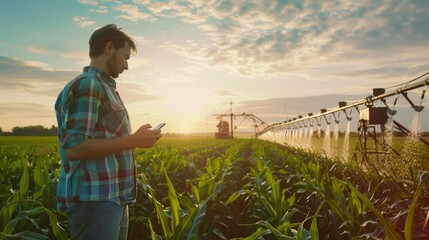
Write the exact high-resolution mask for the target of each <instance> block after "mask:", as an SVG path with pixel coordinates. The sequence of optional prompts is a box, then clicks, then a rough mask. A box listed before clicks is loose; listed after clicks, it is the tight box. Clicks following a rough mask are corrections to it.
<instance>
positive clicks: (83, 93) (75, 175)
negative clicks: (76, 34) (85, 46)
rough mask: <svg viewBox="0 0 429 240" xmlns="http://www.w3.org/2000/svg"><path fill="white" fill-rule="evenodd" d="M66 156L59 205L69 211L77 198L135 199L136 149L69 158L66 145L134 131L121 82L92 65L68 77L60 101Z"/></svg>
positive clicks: (60, 134)
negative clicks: (118, 86) (120, 92)
mask: <svg viewBox="0 0 429 240" xmlns="http://www.w3.org/2000/svg"><path fill="white" fill-rule="evenodd" d="M55 111H56V117H57V122H58V138H59V148H60V156H61V162H62V166H61V170H60V178H59V183H58V188H57V200H58V204H57V207H58V209H60V210H63V211H67V210H68V209H69V208H70V207H72V206H73V205H74V204H75V203H76V202H78V201H112V202H115V203H117V204H121V205H123V204H126V203H132V202H135V187H136V182H135V181H136V180H135V179H136V178H135V165H134V152H133V150H131V149H130V150H126V151H122V152H120V153H116V154H111V155H107V156H105V157H104V158H100V159H90V160H82V161H80V160H76V161H69V160H68V159H67V157H66V154H65V149H67V148H72V147H75V146H77V145H79V144H80V143H82V142H84V141H85V140H86V139H90V138H102V139H109V138H115V137H120V136H125V135H129V134H131V125H130V121H129V116H128V113H127V110H126V109H125V106H124V104H123V102H122V100H121V99H120V97H119V95H118V93H117V91H116V82H115V80H114V79H112V78H111V77H110V76H108V75H107V74H105V73H103V72H101V71H100V70H98V69H96V68H93V67H85V68H84V70H83V73H82V74H81V75H79V76H78V77H76V78H75V79H74V80H72V81H71V82H69V83H68V84H67V85H66V86H65V88H64V89H63V91H62V92H61V93H60V94H59V96H58V98H57V101H56V103H55Z"/></svg>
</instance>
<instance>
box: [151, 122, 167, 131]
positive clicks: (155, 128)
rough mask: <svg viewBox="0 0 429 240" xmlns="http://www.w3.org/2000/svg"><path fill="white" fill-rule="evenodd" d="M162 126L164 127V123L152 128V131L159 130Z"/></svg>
mask: <svg viewBox="0 0 429 240" xmlns="http://www.w3.org/2000/svg"><path fill="white" fill-rule="evenodd" d="M164 126H165V123H160V124H158V125H157V126H156V127H154V128H153V130H159V129H161V128H162V127H164Z"/></svg>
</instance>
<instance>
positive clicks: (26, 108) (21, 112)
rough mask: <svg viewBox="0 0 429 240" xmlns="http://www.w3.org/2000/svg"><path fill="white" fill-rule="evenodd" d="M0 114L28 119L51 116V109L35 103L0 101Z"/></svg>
mask: <svg viewBox="0 0 429 240" xmlns="http://www.w3.org/2000/svg"><path fill="white" fill-rule="evenodd" d="M0 116H2V117H14V118H30V119H31V118H44V117H52V116H53V109H52V107H48V106H45V105H42V104H37V103H27V102H2V103H0Z"/></svg>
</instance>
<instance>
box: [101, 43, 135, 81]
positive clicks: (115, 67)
mask: <svg viewBox="0 0 429 240" xmlns="http://www.w3.org/2000/svg"><path fill="white" fill-rule="evenodd" d="M130 55H131V48H130V45H129V44H128V43H125V45H124V47H123V48H119V49H115V51H114V53H113V55H112V56H110V57H109V58H108V59H107V69H108V71H109V75H110V76H111V77H112V78H117V77H118V76H119V74H121V73H122V72H123V71H124V70H127V69H128V59H130Z"/></svg>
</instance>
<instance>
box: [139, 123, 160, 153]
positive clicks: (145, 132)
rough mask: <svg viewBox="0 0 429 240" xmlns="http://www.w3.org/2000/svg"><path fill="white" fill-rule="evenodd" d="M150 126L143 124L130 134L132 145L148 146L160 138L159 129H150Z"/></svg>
mask: <svg viewBox="0 0 429 240" xmlns="http://www.w3.org/2000/svg"><path fill="white" fill-rule="evenodd" d="M150 128H151V126H150V124H145V125H143V126H141V127H140V128H139V129H138V130H137V131H136V132H135V133H134V134H132V138H133V141H134V142H133V146H135V147H139V148H150V147H152V146H153V145H154V144H155V143H156V142H157V141H158V140H159V139H160V138H161V136H162V135H161V130H151V129H150Z"/></svg>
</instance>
